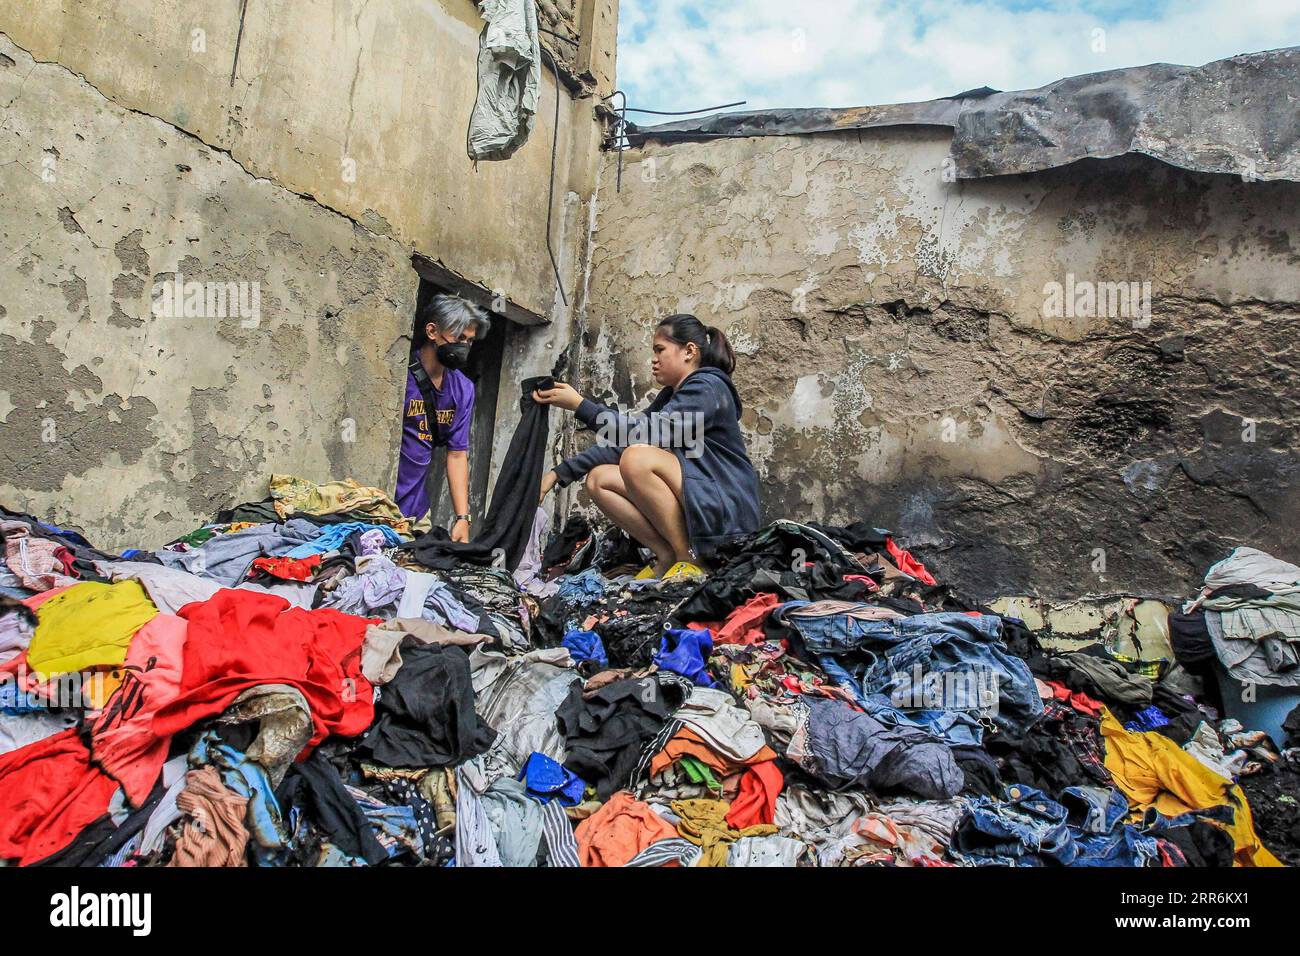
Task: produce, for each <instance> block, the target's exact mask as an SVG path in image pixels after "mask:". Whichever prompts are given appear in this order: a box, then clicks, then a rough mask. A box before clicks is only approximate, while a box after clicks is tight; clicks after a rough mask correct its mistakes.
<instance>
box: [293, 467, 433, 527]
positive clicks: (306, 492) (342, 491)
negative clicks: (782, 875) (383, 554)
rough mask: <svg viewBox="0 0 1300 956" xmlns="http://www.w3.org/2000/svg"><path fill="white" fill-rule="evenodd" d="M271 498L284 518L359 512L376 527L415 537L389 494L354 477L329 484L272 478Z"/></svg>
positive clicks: (301, 479)
mask: <svg viewBox="0 0 1300 956" xmlns="http://www.w3.org/2000/svg"><path fill="white" fill-rule="evenodd" d="M271 498H272V499H273V500H274V502H275V512H276V514H278V515H279V516H280V517H281V518H288V517H289V516H290V515H293V514H296V513H297V512H300V511H301V512H302V513H303V514H309V515H328V514H338V513H340V512H343V511H357V512H361V513H362V514H364V515H366V517H367V518H368V519H369V520H370V522H371V523H372V524H386V525H389V526H390V527H392V529H393V530H394V531H396V532H397V533H398V534H404V535H407V536H409V535H410V534H411V521H410V519H409V518H405V517H403V516H402V512H401V510H400V509H399V508H398V507H397V504H396V503H395V502H394V501H393V499H392V498H390V497H388V494H387V493H386V492H384V491H381V490H380V489H378V488H368V487H366V486H364V485H359V484H357V483H356V482H355V481H353V480H352V479H351V478H344V479H343V480H342V481H327V482H325V484H323V485H318V484H316V482H314V481H308V480H307V479H306V478H297V477H295V476H293V475H272V476H271Z"/></svg>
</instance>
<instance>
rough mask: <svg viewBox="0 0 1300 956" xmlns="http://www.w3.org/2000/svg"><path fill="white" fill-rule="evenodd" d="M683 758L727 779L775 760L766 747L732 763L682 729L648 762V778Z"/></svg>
mask: <svg viewBox="0 0 1300 956" xmlns="http://www.w3.org/2000/svg"><path fill="white" fill-rule="evenodd" d="M683 757H694V758H695V759H696V760H698V761H699V762H700V763H702V764H705V765H707V766H708V768H709V769H710V770H712V771H713V772H714V773H716V774H717V775H718V776H719V777H727V776H730V775H731V774H733V773H735V772H736V771H737V770H741V769H743V768H745V767H748V766H752V765H753V764H756V763H766V762H767V761H769V760H775V759H776V753H775V751H773V750H772V748H771V747H768V746H766V745H764V746H762V747H760V748H758V750H757V751H756V752H755V753H754V756H752V757H750V758H749V759H748V760H746V761H743V762H741V763H736V762H733V761H732V760H729V759H728V758H726V757H724V756H722V755H721V754H719V753H718V752H717V751H716V750H714V749H713V748H712V747H710V746H709V745H708V744H707V743H706V742H705V740H704V738H703V737H701V736H700V735H699V734H697V733H696V732H695V731H693V730H691V728H689V727H683V728H682V729H681V730H679V731H677V733H676V734H674V735H673V739H672V740H670V741H668V743H667V744H665V745H664V749H663V750H661V751H659V752H658V753H657V754H655V755H654V758H653V759H652V760H651V761H650V776H652V777H653V776H655V775H656V774H661V773H663V772H664V771H665V770H667V769H668V768H669V767H670V766H672V765H673V764H674V763H676V762H677V761H678V760H681V759H682V758H683Z"/></svg>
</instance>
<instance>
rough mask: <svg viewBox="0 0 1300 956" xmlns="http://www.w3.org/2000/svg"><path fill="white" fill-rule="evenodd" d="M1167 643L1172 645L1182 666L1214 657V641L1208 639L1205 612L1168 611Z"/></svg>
mask: <svg viewBox="0 0 1300 956" xmlns="http://www.w3.org/2000/svg"><path fill="white" fill-rule="evenodd" d="M1169 643H1170V644H1171V645H1173V649H1174V658H1175V659H1176V660H1177V661H1178V663H1180V664H1182V665H1183V666H1184V667H1188V668H1190V667H1191V666H1192V665H1194V664H1199V663H1201V662H1202V661H1208V660H1213V659H1214V656H1215V654H1214V642H1213V641H1211V640H1210V631H1209V629H1208V628H1207V627H1206V626H1205V612H1204V611H1193V612H1192V613H1191V614H1182V613H1180V612H1177V611H1171V612H1170V613H1169Z"/></svg>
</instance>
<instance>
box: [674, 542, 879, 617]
mask: <svg viewBox="0 0 1300 956" xmlns="http://www.w3.org/2000/svg"><path fill="white" fill-rule="evenodd" d="M819 538H820V535H817V536H814V533H812V532H804V531H802V530H800V529H799V528H798V527H797V526H794V525H792V524H790V523H786V522H777V523H775V524H771V525H768V526H767V527H766V528H762V529H760V530H758V531H756V532H754V533H753V534H751V535H749V536H748V537H747V538H743V539H741V540H739V541H734V542H728V543H727V544H724V545H722V546H721V547H720V548H719V549H718V551H717V553H716V554H715V555H714V560H713V563H714V570H713V572H712V573H711V574H710V575H709V576H708V578H707V579H705V580H704V581H703V582H702V583H701V584H700V585H699V586H698V587H697V588H696V590H695V592H694V593H693V594H691V595H690V596H689V597H688V598H687V599H686V600H685V601H684V602H682V604H681V606H680V607H678V609H677V610H676V611H675V612H674V614H673V620H674V621H676V622H678V623H680V624H685V623H687V622H689V621H722V620H725V619H726V617H727V615H728V614H730V613H731V612H732V611H733V610H735V609H736V608H738V607H740V605H742V604H744V603H745V602H746V601H748V600H749V599H750V598H752V597H754V596H755V595H756V594H759V593H761V592H762V591H770V590H771V589H772V585H771V584H770V583H768V584H764V583H762V582H771V581H772V580H773V578H772V577H771V575H775V576H776V577H775V580H776V581H777V582H778V583H780V582H781V581H782V580H783V578H782V576H783V575H784V574H785V573H786V572H787V571H788V572H792V573H794V574H795V575H796V577H797V580H798V584H797V586H798V587H801V588H803V589H804V590H807V588H808V585H809V583H810V581H809V578H808V572H807V565H808V564H809V563H810V562H811V563H812V564H813V565H814V566H816V565H817V564H819V563H821V564H825V565H826V566H827V567H826V568H825V569H823V570H822V571H820V572H818V573H819V574H820V575H821V580H822V581H823V582H828V581H829V578H828V577H827V574H828V573H830V572H834V571H838V572H839V575H838V576H839V577H840V579H841V580H842V576H843V575H845V574H862V573H863V569H862V568H861V567H860V566H858V565H857V564H856V562H854V561H853V559H851V558H847V557H846V556H845V555H844V554H843V552H841V551H839V549H835V550H832V549H831V548H830V547H828V546H827V545H826V544H823V541H822V540H819ZM796 566H797V567H798V568H799V570H798V571H795V568H796ZM760 572H769V574H768V575H765V576H763V577H760V578H758V581H759V582H760V583H759V584H758V585H757V586H756V584H755V576H756V575H758V574H759V573H760ZM781 586H782V587H785V585H784V584H782V585H781ZM786 590H787V592H788V588H787V589H786ZM814 590H815V584H814ZM810 596H811V595H810Z"/></svg>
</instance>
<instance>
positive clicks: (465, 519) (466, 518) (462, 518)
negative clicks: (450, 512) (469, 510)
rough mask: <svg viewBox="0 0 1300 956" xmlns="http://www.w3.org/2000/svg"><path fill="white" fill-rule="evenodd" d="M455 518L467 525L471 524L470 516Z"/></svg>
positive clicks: (457, 516)
mask: <svg viewBox="0 0 1300 956" xmlns="http://www.w3.org/2000/svg"><path fill="white" fill-rule="evenodd" d="M455 518H456V521H463V522H465V523H466V524H469V523H470V520H469V515H456V516H455ZM452 523H453V524H455V522H452Z"/></svg>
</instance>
